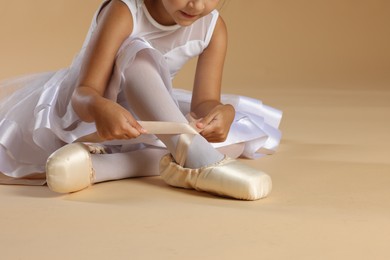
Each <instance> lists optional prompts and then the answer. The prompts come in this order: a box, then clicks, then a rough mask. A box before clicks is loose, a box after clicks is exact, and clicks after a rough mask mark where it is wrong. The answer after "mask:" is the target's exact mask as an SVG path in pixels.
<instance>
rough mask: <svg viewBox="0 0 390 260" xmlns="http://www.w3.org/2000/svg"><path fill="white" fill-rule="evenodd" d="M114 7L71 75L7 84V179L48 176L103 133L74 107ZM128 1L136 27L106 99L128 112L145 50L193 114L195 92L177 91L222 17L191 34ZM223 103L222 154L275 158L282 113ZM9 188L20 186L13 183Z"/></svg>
mask: <svg viewBox="0 0 390 260" xmlns="http://www.w3.org/2000/svg"><path fill="white" fill-rule="evenodd" d="M108 2H109V1H104V2H103V3H102V5H101V7H100V8H99V9H98V10H97V12H96V13H95V15H94V17H93V20H92V23H91V26H90V29H89V31H88V34H87V37H86V39H85V42H84V44H83V47H82V48H81V50H80V52H79V53H78V55H76V57H75V58H74V60H73V62H72V64H71V66H70V67H69V68H64V69H61V70H59V71H55V72H45V73H40V74H34V75H27V76H22V77H18V78H15V79H11V80H7V81H3V82H0V94H1V95H0V97H1V100H0V172H1V173H3V174H4V175H5V176H7V177H11V178H12V179H13V178H18V179H20V178H29V176H33V174H35V173H44V172H45V164H46V160H47V158H48V157H49V155H50V154H51V153H53V152H54V151H56V150H57V149H59V148H60V147H62V146H63V145H65V144H67V143H72V142H74V141H75V140H77V139H79V138H80V137H83V136H85V135H88V134H91V133H93V132H96V127H95V125H94V123H86V122H83V121H81V120H80V118H79V117H78V116H77V114H76V113H75V112H74V110H73V108H72V106H71V103H70V100H71V96H72V93H73V91H74V88H75V87H76V82H77V79H78V77H79V71H80V68H81V63H82V59H83V56H84V53H85V50H86V48H87V47H88V44H89V41H90V39H91V36H92V35H93V33H94V32H95V29H96V26H97V21H96V19H97V16H98V14H99V12H100V10H101V9H102V7H103V6H104V5H105V4H107V3H108ZM122 2H123V3H125V4H126V5H127V7H128V8H129V10H130V11H131V14H132V16H133V22H134V27H133V32H132V34H131V35H130V36H129V37H128V38H127V39H126V40H125V41H124V42H123V44H122V45H121V47H120V49H119V51H118V53H117V56H116V61H115V65H114V69H113V73H112V76H111V79H110V81H109V84H108V87H107V89H106V92H105V94H104V96H105V97H106V98H109V99H111V100H115V101H116V102H118V103H119V104H121V105H123V106H124V107H126V100H125V98H124V94H123V91H122V86H123V85H124V84H125V78H124V77H123V76H122V74H123V71H125V69H126V67H127V66H128V65H129V64H131V62H132V60H133V59H134V57H135V55H136V54H137V53H138V52H139V51H141V50H143V51H148V52H150V56H152V57H153V59H154V61H155V62H156V64H159V69H160V74H161V77H162V78H163V80H164V82H165V83H166V85H167V87H168V90H169V91H170V93H171V95H172V98H173V99H174V100H176V102H177V104H178V106H179V108H180V110H181V111H182V112H183V114H188V113H189V112H190V103H191V92H189V91H185V90H180V89H173V88H171V81H172V79H173V77H174V76H175V75H176V73H177V72H178V71H179V70H180V68H181V67H182V66H183V65H184V64H185V63H186V62H187V61H188V60H189V59H191V58H193V57H196V56H198V55H199V54H201V53H202V51H203V50H204V49H205V48H206V47H207V46H208V44H209V42H210V39H211V37H212V34H213V30H214V27H215V24H216V22H217V19H218V12H217V11H213V12H211V13H210V14H209V15H207V16H205V17H202V18H201V19H199V20H197V21H196V22H195V23H193V24H192V25H190V26H188V27H181V26H179V25H174V26H163V25H161V24H159V23H157V22H156V21H155V20H154V19H153V18H152V16H151V15H150V14H149V12H148V10H147V8H146V7H145V5H144V4H143V1H141V0H122ZM221 102H223V103H229V104H232V105H233V106H234V107H235V109H236V116H235V119H234V122H233V124H232V126H231V130H230V132H229V135H228V138H227V140H226V141H225V142H223V143H217V144H213V145H214V146H215V147H228V146H230V145H233V144H239V143H240V144H243V145H244V149H243V152H242V154H241V156H242V157H246V158H257V157H259V156H262V155H264V154H270V153H273V152H274V151H275V149H276V148H277V146H278V144H279V142H280V138H281V133H280V131H279V130H278V127H279V123H280V120H281V116H282V113H281V111H279V110H277V109H274V108H271V107H269V106H266V105H263V104H262V103H261V101H259V100H256V99H253V98H249V97H243V96H238V95H222V96H221ZM107 145H113V146H115V147H116V150H117V151H119V152H120V151H124V150H129V149H133V150H134V149H139V148H140V147H141V146H145V145H148V146H158V147H164V145H163V144H162V143H161V142H160V141H159V140H158V139H157V138H156V137H155V136H152V135H145V136H144V137H143V138H141V139H138V138H136V139H132V140H129V141H128V142H127V143H126V142H124V141H122V144H120V143H119V144H118V142H117V143H115V142H114V143H107ZM118 147H119V148H118ZM41 177H42V175H41ZM43 177H44V175H43ZM5 182H7V183H12V181H11V182H10V181H9V179H8V180H7V181H5ZM5 182H3V183H5ZM0 183H1V178H0ZM31 184H33V183H31Z"/></svg>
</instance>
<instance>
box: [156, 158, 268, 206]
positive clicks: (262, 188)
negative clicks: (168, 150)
mask: <svg viewBox="0 0 390 260" xmlns="http://www.w3.org/2000/svg"><path fill="white" fill-rule="evenodd" d="M160 175H161V177H162V178H163V179H164V181H165V182H166V183H168V184H169V185H171V186H175V187H181V188H187V189H191V188H193V189H196V190H199V191H206V192H210V193H213V194H217V195H220V196H226V197H232V198H236V199H242V200H258V199H261V198H264V197H266V196H267V195H268V194H269V193H270V192H271V190H272V181H271V178H270V177H269V176H268V175H267V174H266V173H264V172H261V171H259V170H257V169H254V168H252V167H250V166H248V165H245V164H243V163H241V162H239V161H237V160H234V159H231V158H225V159H224V160H222V161H221V162H219V163H216V164H214V165H210V166H207V167H204V168H199V169H188V168H184V167H181V166H180V165H178V164H177V163H176V162H175V161H174V160H173V158H172V156H170V155H167V156H164V157H163V158H162V160H161V162H160Z"/></svg>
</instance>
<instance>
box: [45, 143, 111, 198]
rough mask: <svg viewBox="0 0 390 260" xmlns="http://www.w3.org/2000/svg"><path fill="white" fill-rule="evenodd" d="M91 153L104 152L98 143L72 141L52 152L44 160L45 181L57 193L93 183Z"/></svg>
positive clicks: (81, 187)
mask: <svg viewBox="0 0 390 260" xmlns="http://www.w3.org/2000/svg"><path fill="white" fill-rule="evenodd" d="M91 153H106V151H105V150H104V148H103V147H102V146H99V145H86V144H83V143H72V144H68V145H65V146H63V147H61V148H60V149H58V150H57V151H55V152H54V153H52V154H51V155H50V156H49V158H48V159H47V162H46V182H47V185H48V186H49V188H50V189H51V190H52V191H54V192H58V193H70V192H75V191H79V190H82V189H85V188H87V187H89V186H91V185H92V184H93V183H94V178H95V173H94V170H93V168H92V161H91Z"/></svg>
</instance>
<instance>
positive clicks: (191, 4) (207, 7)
mask: <svg viewBox="0 0 390 260" xmlns="http://www.w3.org/2000/svg"><path fill="white" fill-rule="evenodd" d="M218 2H219V0H162V3H163V5H164V7H165V9H166V11H167V13H168V14H169V15H170V16H171V17H172V18H173V20H174V21H175V22H176V23H177V24H179V25H181V26H188V25H191V24H192V23H193V22H195V21H196V20H198V19H199V18H201V17H203V16H205V15H207V14H209V13H210V12H211V11H213V10H214V9H215V8H216V7H217V5H218Z"/></svg>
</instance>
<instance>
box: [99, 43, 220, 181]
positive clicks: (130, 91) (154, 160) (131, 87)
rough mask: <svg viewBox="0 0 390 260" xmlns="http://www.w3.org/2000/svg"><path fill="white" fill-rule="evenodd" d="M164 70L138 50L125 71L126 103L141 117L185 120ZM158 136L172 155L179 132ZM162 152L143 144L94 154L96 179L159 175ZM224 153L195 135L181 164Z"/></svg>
mask: <svg viewBox="0 0 390 260" xmlns="http://www.w3.org/2000/svg"><path fill="white" fill-rule="evenodd" d="M164 73H165V72H164V71H161V70H160V66H159V65H157V64H156V62H155V61H154V59H153V58H152V57H151V56H150V54H149V53H148V52H147V51H140V52H139V53H138V54H137V56H136V57H135V59H134V61H133V62H132V64H131V65H130V66H129V67H128V68H127V70H126V71H125V73H124V76H125V86H124V90H125V93H126V97H127V102H128V106H129V108H130V110H131V111H132V113H134V115H136V116H137V117H138V118H139V119H140V120H143V121H168V122H185V123H187V122H188V121H187V119H186V118H185V116H184V115H183V114H182V112H181V111H180V109H179V107H178V106H177V104H176V103H175V101H174V100H173V98H172V96H171V93H170V92H169V89H171V82H170V80H166V78H167V77H166V75H162V74H164ZM168 78H169V77H168ZM157 137H158V138H159V139H160V140H161V141H162V142H163V143H164V144H165V145H166V147H167V149H168V150H169V152H170V153H171V154H172V155H173V157H174V158H175V157H176V154H175V153H176V145H177V142H178V138H179V135H158V136H157ZM165 153H167V151H166V150H165V149H157V148H146V149H144V150H138V151H132V152H128V153H116V154H108V155H107V154H103V155H95V154H93V155H92V164H93V167H94V169H95V174H96V182H100V181H107V180H114V179H122V178H129V177H139V176H151V175H158V162H159V160H160V158H161V157H162V156H163V155H164V154H165ZM223 157H224V155H223V154H221V153H220V152H218V151H217V150H216V149H214V148H213V147H212V146H211V145H210V143H208V141H207V140H206V139H204V138H203V137H202V136H201V135H197V136H195V137H194V139H193V141H192V143H191V145H190V147H189V149H188V153H187V159H186V162H185V165H184V166H185V167H188V168H200V167H203V166H207V165H210V164H213V163H215V162H218V161H221V160H222V159H223Z"/></svg>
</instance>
